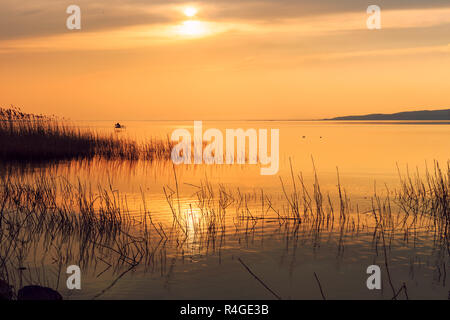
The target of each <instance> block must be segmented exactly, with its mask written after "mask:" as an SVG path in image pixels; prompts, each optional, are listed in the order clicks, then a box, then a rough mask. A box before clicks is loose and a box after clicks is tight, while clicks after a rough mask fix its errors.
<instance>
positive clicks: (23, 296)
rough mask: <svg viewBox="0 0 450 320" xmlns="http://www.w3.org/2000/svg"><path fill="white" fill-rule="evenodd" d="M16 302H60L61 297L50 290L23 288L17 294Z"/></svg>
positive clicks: (36, 287)
mask: <svg viewBox="0 0 450 320" xmlns="http://www.w3.org/2000/svg"><path fill="white" fill-rule="evenodd" d="M17 300H62V296H61V295H60V294H59V292H58V291H55V290H53V289H50V288H46V287H41V286H25V287H23V288H22V289H20V290H19V292H18V293H17Z"/></svg>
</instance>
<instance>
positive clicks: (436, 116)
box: [324, 109, 450, 120]
mask: <svg viewBox="0 0 450 320" xmlns="http://www.w3.org/2000/svg"><path fill="white" fill-rule="evenodd" d="M324 120H450V109H445V110H423V111H406V112H398V113H392V114H382V113H374V114H367V115H361V116H345V117H336V118H331V119H324Z"/></svg>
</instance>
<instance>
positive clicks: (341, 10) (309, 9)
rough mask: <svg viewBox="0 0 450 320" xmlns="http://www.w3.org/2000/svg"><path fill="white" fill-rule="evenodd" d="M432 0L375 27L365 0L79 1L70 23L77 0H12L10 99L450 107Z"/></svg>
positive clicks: (113, 114) (0, 40)
mask: <svg viewBox="0 0 450 320" xmlns="http://www.w3.org/2000/svg"><path fill="white" fill-rule="evenodd" d="M421 2H423V1H414V0H412V1H410V2H408V3H409V4H408V5H405V1H400V0H391V1H379V5H380V6H381V8H382V12H381V14H382V16H381V17H382V29H381V30H368V29H367V27H366V19H367V14H366V8H367V2H366V1H360V0H344V1H342V2H339V4H337V3H336V1H334V2H332V1H330V0H323V1H312V0H310V1H309V0H308V1H306V0H305V1H300V0H297V1H294V0H279V1H274V0H273V1H269V0H249V1H247V2H245V5H244V4H242V2H241V3H239V1H236V0H229V1H225V0H219V1H215V2H212V1H199V2H183V1H161V0H155V1H143V0H124V1H105V0H102V1H86V0H82V1H78V3H77V4H78V5H79V6H80V7H81V10H82V11H81V12H82V29H81V30H80V31H69V30H67V29H66V28H65V20H66V18H67V17H68V14H66V13H65V9H66V7H67V6H68V5H69V4H72V3H76V1H60V2H58V4H57V5H55V4H54V1H51V0H43V1H33V2H31V3H30V1H26V0H5V1H2V6H3V7H2V10H1V11H0V21H1V22H0V72H1V77H0V105H2V106H9V105H11V104H13V105H16V106H20V107H22V109H23V110H24V111H27V112H37V113H48V114H57V115H60V116H64V117H69V118H71V119H108V120H109V119H111V120H113V119H121V120H122V119H123V120H126V119H130V120H131V119H142V120H143V119H149V120H153V119H177V120H178V119H180V120H181V119H186V120H187V119H189V120H192V119H197V120H210V119H310V118H321V117H331V116H339V115H347V114H365V113H374V112H386V113H387V112H398V111H404V110H421V109H439V108H448V107H449V105H450V95H449V94H448V92H450V75H449V70H450V39H449V38H450V37H449V35H450V4H448V1H439V0H434V1H427V2H426V4H421ZM446 2H447V4H446ZM186 7H194V8H196V9H197V10H198V12H197V13H196V15H195V16H194V17H192V18H189V17H187V16H186V15H185V14H184V12H183V11H184V10H185V8H186ZM189 20H191V21H190V22H186V21H189Z"/></svg>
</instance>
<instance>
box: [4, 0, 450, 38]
mask: <svg viewBox="0 0 450 320" xmlns="http://www.w3.org/2000/svg"><path fill="white" fill-rule="evenodd" d="M189 3H193V4H195V5H197V6H199V7H200V8H202V9H203V10H201V12H200V13H199V14H200V18H201V19H207V20H213V21H216V22H223V21H234V22H237V21H240V22H241V23H256V22H259V23H275V22H276V21H282V20H287V19H294V18H306V17H311V16H322V15H330V14H338V13H346V12H361V13H364V12H365V9H366V8H367V6H368V2H367V0H339V1H336V0H320V1H317V0H246V1H242V0H215V1H211V0H197V1H195V0H193V1H183V0H172V1H167V0H150V1H149V0H96V1H91V0H62V1H54V0H35V1H29V0H3V1H2V3H1V5H0V6H1V7H0V40H5V39H15V38H31V37H41V36H48V35H54V34H60V33H64V32H67V30H66V28H65V20H66V18H67V14H66V12H65V10H66V8H67V6H69V5H70V4H77V5H79V6H80V7H81V8H82V23H83V31H84V32H97V31H99V30H110V29H117V28H123V27H129V26H137V25H152V24H161V23H173V22H176V21H179V20H180V19H181V18H182V17H181V15H180V14H179V12H176V10H175V9H176V8H177V7H179V6H183V5H186V4H189ZM377 4H378V5H380V6H381V8H382V9H383V10H393V9H403V10H406V9H417V8H419V9H427V8H428V9H429V8H445V7H450V3H449V2H448V0H427V1H423V0H378V1H377Z"/></svg>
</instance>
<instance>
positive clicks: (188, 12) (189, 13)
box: [183, 7, 198, 18]
mask: <svg viewBox="0 0 450 320" xmlns="http://www.w3.org/2000/svg"><path fill="white" fill-rule="evenodd" d="M197 12H198V10H197V8H194V7H187V8H185V9H184V10H183V13H184V15H185V16H186V17H190V18H192V17H194V16H195V15H196V14H197Z"/></svg>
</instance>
